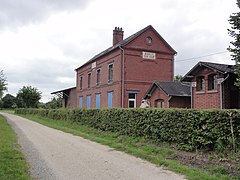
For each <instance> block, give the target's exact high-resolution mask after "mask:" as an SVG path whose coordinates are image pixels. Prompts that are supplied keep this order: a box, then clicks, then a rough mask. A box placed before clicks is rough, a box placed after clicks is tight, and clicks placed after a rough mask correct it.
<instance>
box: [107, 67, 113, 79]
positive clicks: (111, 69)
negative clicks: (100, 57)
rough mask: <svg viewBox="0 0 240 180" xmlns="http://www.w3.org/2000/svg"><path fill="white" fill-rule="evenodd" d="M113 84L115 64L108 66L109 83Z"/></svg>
mask: <svg viewBox="0 0 240 180" xmlns="http://www.w3.org/2000/svg"><path fill="white" fill-rule="evenodd" d="M112 82H113V64H109V65H108V83H112Z"/></svg>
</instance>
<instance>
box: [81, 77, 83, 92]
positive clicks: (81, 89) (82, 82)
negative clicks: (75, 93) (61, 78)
mask: <svg viewBox="0 0 240 180" xmlns="http://www.w3.org/2000/svg"><path fill="white" fill-rule="evenodd" d="M82 88H83V77H82V76H80V90H82Z"/></svg>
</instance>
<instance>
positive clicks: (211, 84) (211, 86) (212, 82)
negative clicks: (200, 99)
mask: <svg viewBox="0 0 240 180" xmlns="http://www.w3.org/2000/svg"><path fill="white" fill-rule="evenodd" d="M216 89H217V75H216V74H210V75H209V76H208V90H216Z"/></svg>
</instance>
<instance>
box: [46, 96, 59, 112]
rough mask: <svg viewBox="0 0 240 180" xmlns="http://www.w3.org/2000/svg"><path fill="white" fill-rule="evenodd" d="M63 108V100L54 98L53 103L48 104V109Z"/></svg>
mask: <svg viewBox="0 0 240 180" xmlns="http://www.w3.org/2000/svg"><path fill="white" fill-rule="evenodd" d="M61 107H62V99H61V98H55V97H53V98H52V100H51V101H49V102H47V103H46V108H48V109H57V108H61Z"/></svg>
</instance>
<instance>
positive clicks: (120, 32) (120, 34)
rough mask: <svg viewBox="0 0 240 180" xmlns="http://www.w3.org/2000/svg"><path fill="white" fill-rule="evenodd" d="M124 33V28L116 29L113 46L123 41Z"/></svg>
mask: <svg viewBox="0 0 240 180" xmlns="http://www.w3.org/2000/svg"><path fill="white" fill-rule="evenodd" d="M123 32H124V31H123V30H122V28H119V27H115V29H114V30H113V46H114V45H116V44H117V43H119V42H120V41H122V40H123Z"/></svg>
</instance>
